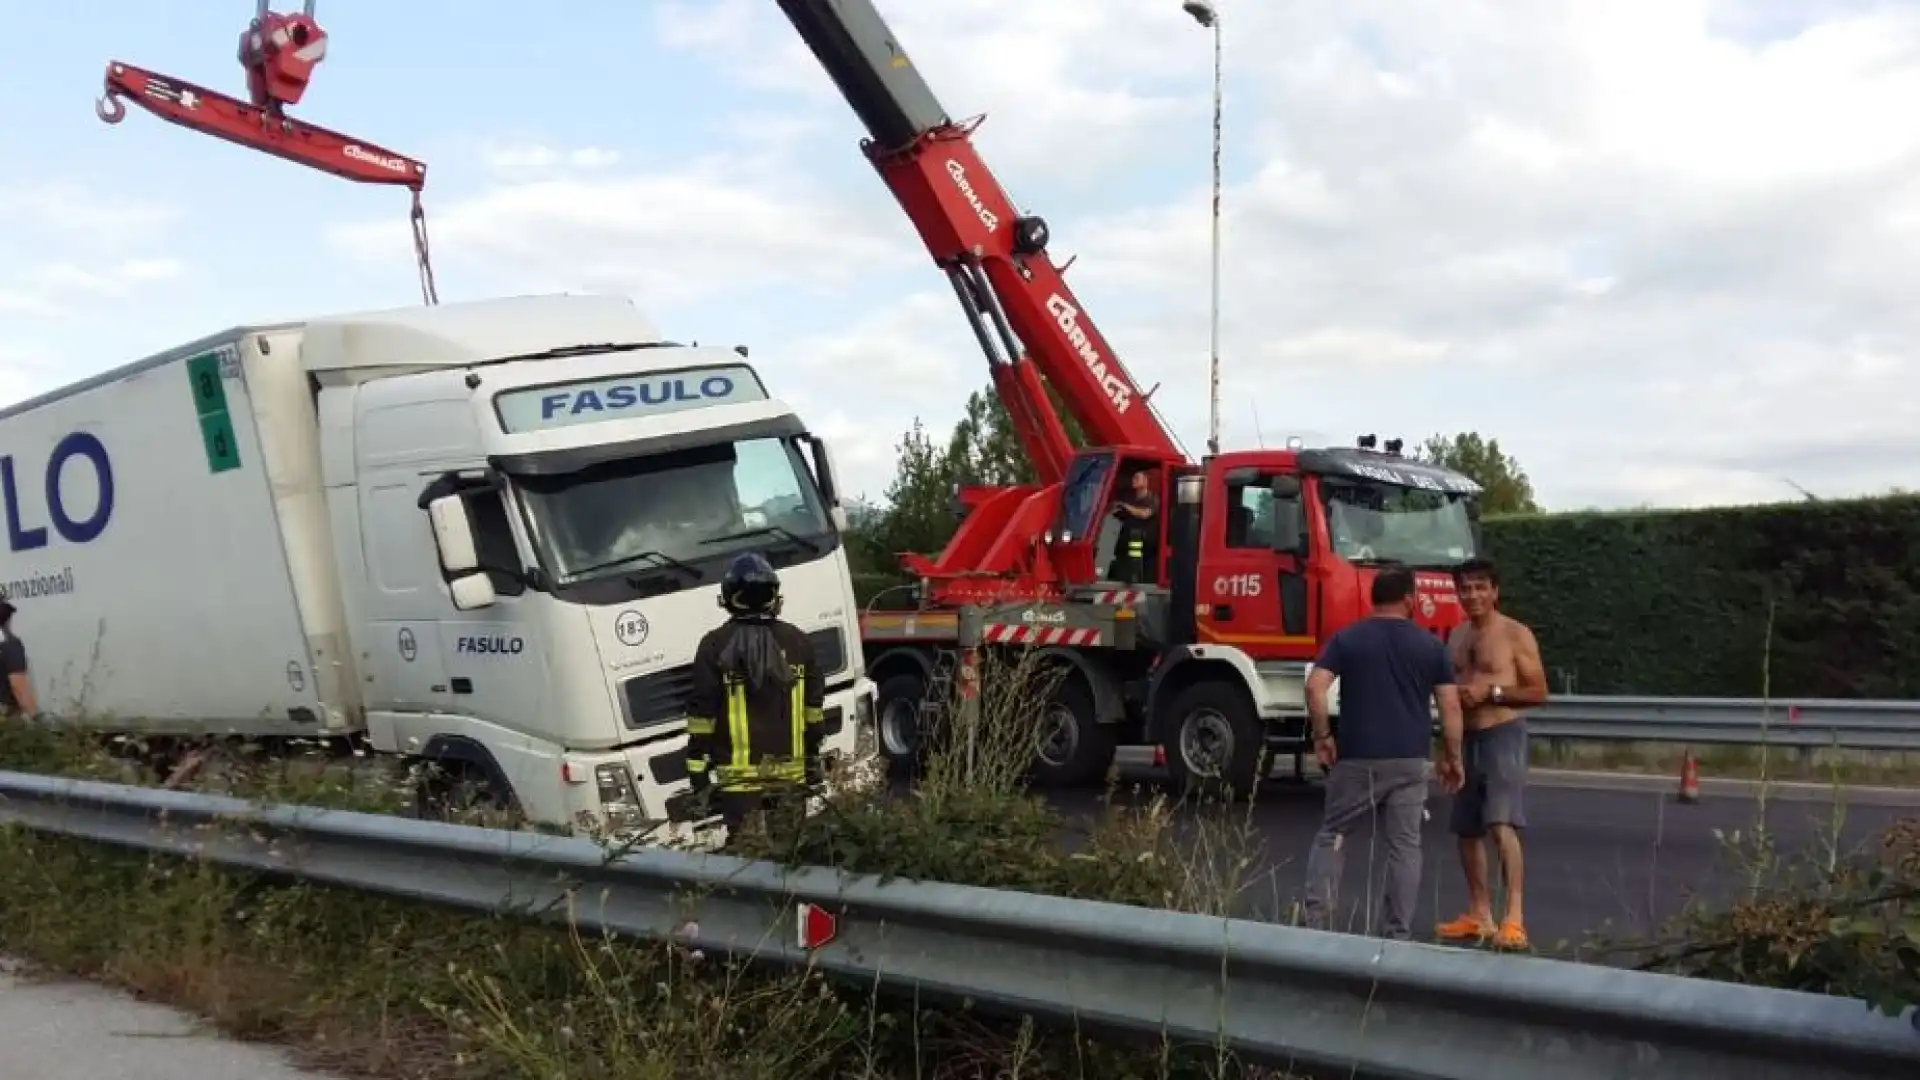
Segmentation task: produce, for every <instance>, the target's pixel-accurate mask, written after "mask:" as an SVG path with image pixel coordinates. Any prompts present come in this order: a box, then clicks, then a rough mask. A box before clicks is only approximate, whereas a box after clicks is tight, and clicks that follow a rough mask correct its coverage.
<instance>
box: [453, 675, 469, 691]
mask: <svg viewBox="0 0 1920 1080" xmlns="http://www.w3.org/2000/svg"><path fill="white" fill-rule="evenodd" d="M452 682H453V692H454V693H456V694H471V693H473V680H472V679H458V678H457V679H454V680H452Z"/></svg>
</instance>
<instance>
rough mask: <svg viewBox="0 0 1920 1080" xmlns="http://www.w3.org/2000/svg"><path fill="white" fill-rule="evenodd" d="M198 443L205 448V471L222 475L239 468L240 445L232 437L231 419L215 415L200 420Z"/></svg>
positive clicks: (218, 414) (222, 413)
mask: <svg viewBox="0 0 1920 1080" xmlns="http://www.w3.org/2000/svg"><path fill="white" fill-rule="evenodd" d="M200 441H201V442H203V443H205V444H206V446H207V471H208V472H216V473H222V472H226V471H227V470H228V469H237V468H239V467H240V444H239V442H238V440H236V439H235V438H234V437H233V418H232V417H229V416H228V415H227V414H226V413H224V412H221V413H215V414H213V415H212V416H203V417H201V418H200Z"/></svg>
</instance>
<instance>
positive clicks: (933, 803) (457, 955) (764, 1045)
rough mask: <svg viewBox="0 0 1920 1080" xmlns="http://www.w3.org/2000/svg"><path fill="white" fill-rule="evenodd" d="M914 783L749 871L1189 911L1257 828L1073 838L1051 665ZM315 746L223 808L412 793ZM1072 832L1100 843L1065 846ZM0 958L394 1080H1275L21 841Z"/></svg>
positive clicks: (541, 931) (7, 872)
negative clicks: (1037, 718)
mask: <svg viewBox="0 0 1920 1080" xmlns="http://www.w3.org/2000/svg"><path fill="white" fill-rule="evenodd" d="M989 675H990V677H989V680H988V683H987V686H988V693H987V694H986V695H985V697H984V700H983V705H982V708H981V710H980V715H979V717H978V718H977V720H976V721H974V722H973V723H972V724H971V725H970V726H966V727H964V728H956V729H955V734H956V738H955V739H954V740H953V745H951V746H950V747H948V748H945V749H942V750H939V751H937V752H936V753H935V754H934V756H933V758H932V760H931V761H930V762H929V764H928V767H927V770H926V773H925V775H924V776H922V777H921V778H920V781H919V784H918V785H917V788H916V791H915V793H914V794H913V795H912V796H909V797H905V798H883V797H876V796H875V795H874V794H872V791H871V778H858V777H850V778H845V779H848V780H849V781H852V782H849V783H848V784H847V785H846V787H845V789H844V790H843V791H842V792H841V793H839V794H836V795H835V796H834V797H833V798H831V799H830V800H829V801H828V805H827V806H826V808H825V809H824V810H823V811H822V812H821V813H820V814H818V815H816V816H815V817H813V818H811V819H809V820H807V821H805V822H792V821H786V822H781V821H773V822H767V823H763V824H762V825H761V826H760V827H756V828H750V829H748V830H746V831H745V832H744V833H743V835H741V836H739V837H737V838H735V842H734V848H735V850H736V851H737V852H738V853H740V854H745V855H750V856H761V857H771V858H777V859H783V860H787V861H793V862H807V863H824V864H829V865H837V866H841V867H845V868H847V869H850V870H853V871H856V872H871V873H876V874H880V875H883V876H902V877H912V878H923V879H933V880H945V881H954V882H961V883H967V884H975V885H983V886H989V887H1002V888H1016V889H1026V890H1030V891H1036V892H1046V893H1054V894H1059V895H1065V896H1074V897H1086V898H1098V899H1103V900H1110V901H1116V902H1121V903H1132V904H1141V905H1147V906H1153V907H1169V908H1175V909H1179V910H1188V911H1204V912H1220V911H1224V910H1226V909H1227V908H1228V907H1230V906H1232V905H1233V903H1234V900H1235V898H1236V896H1237V895H1238V889H1239V888H1240V886H1241V884H1242V883H1243V880H1244V878H1245V876H1246V870H1247V868H1248V867H1249V866H1250V865H1251V864H1252V862H1253V858H1252V855H1251V853H1250V852H1248V851H1247V847H1248V842H1247V839H1246V838H1247V832H1246V831H1245V830H1240V831H1236V830H1235V829H1234V828H1233V826H1232V822H1231V820H1230V819H1227V818H1226V817H1225V816H1224V815H1221V814H1218V813H1211V814H1209V813H1208V812H1206V811H1205V810H1203V811H1202V813H1201V815H1200V817H1201V820H1200V821H1198V822H1197V824H1196V823H1194V822H1191V821H1190V822H1188V823H1186V824H1185V826H1184V827H1183V828H1182V830H1181V833H1182V835H1180V836H1178V837H1176V835H1175V831H1174V829H1173V828H1172V827H1171V817H1172V815H1171V813H1170V808H1169V807H1168V806H1167V805H1166V804H1165V803H1164V801H1153V800H1150V801H1149V802H1148V803H1147V804H1146V805H1135V806H1121V805H1109V806H1108V807H1107V808H1106V809H1105V811H1104V812H1103V813H1102V814H1101V815H1100V816H1099V817H1098V818H1097V819H1096V820H1094V821H1092V822H1090V823H1085V824H1070V823H1069V822H1067V821H1066V820H1065V819H1063V818H1062V817H1061V816H1060V815H1059V814H1057V813H1056V812H1055V811H1053V810H1052V809H1050V808H1049V807H1048V806H1047V805H1046V804H1045V803H1044V802H1042V801H1041V800H1039V799H1038V798H1036V797H1033V796H1031V795H1029V794H1027V792H1026V791H1025V784H1024V775H1023V773H1024V767H1023V763H1024V762H1025V761H1026V760H1029V754H1030V750H1031V745H1032V743H1031V740H1032V738H1033V736H1034V732H1033V730H1032V725H1031V723H1030V722H1028V721H1027V720H1026V716H1027V708H1028V703H1030V702H1031V701H1032V700H1033V699H1034V698H1035V697H1036V696H1037V695H1038V694H1041V693H1044V687H1042V686H1040V685H1039V682H1040V680H1041V678H1042V673H1040V672H1037V671H1034V670H1021V669H1013V670H1006V669H1002V670H1000V671H997V672H990V673H989ZM113 749H114V750H116V751H117V752H106V751H103V749H102V748H101V745H100V743H99V741H98V740H97V739H96V738H94V737H91V736H88V735H85V734H84V733H78V732H74V731H71V730H46V729H38V728H30V727H27V726H25V725H20V724H15V725H12V726H10V727H0V767H5V768H12V769H20V770H24V771H33V772H42V773H50V774H60V775H69V776H82V777H88V778H95V779H106V780H115V781H122V782H126V781H132V782H147V783H151V782H153V775H152V772H151V770H150V769H145V768H143V766H142V765H141V764H140V757H141V754H140V748H139V747H138V746H137V744H127V743H121V744H119V745H118V746H117V747H115V748H113ZM352 764H353V763H352V761H351V759H350V758H349V759H347V760H344V761H343V760H340V759H338V758H328V757H326V756H324V755H322V754H320V753H318V752H314V753H310V754H308V755H305V756H303V757H297V758H295V759H293V760H291V761H289V760H285V759H282V760H279V761H268V760H266V759H265V758H263V757H262V756H261V755H259V754H257V753H253V752H250V751H249V749H248V748H247V747H244V746H242V747H239V748H235V749H231V750H229V751H227V752H223V753H222V754H220V755H218V757H217V759H216V760H214V761H213V762H211V763H210V764H209V766H208V767H207V768H206V769H205V770H203V771H202V772H201V774H199V775H198V776H196V777H195V778H194V781H193V782H194V784H195V785H196V786H199V787H202V788H204V789H210V790H220V791H225V792H230V793H233V794H238V795H242V796H246V797H253V798H263V799H273V800H278V801H290V802H303V803H318V804H323V805H332V806H344V807H349V808H354V809H366V810H374V811H378V812H394V811H397V810H400V809H401V808H403V807H405V806H406V805H407V804H408V803H409V801H410V793H409V792H408V790H407V783H406V781H405V779H404V778H402V777H399V776H397V775H391V774H390V775H387V776H385V777H382V776H380V775H378V771H377V770H371V771H370V770H368V769H365V768H353V767H351V765H352ZM1064 833H1075V834H1076V835H1074V836H1073V842H1072V843H1071V844H1069V845H1066V846H1064V847H1063V845H1061V844H1060V843H1059V842H1058V841H1059V838H1060V837H1061V835H1062V834H1064ZM0 951H4V952H6V953H9V954H12V955H14V956H18V957H22V958H25V959H28V960H30V961H31V962H32V963H33V964H35V965H36V966H37V968H38V969H39V970H42V971H45V972H47V973H49V974H65V975H77V976H83V977H87V978H92V979H96V980H100V981H103V982H106V983H109V984H113V985H117V986H121V987H125V988H128V989H130V990H133V991H135V992H136V993H139V994H141V995H143V996H147V997H150V998H153V999H156V1000H160V1001H164V1002H168V1003H171V1004H175V1005H179V1006H183V1007H185V1008H188V1009H190V1010H192V1011H195V1012H198V1013H200V1014H202V1015H204V1016H206V1017H207V1018H208V1019H209V1020H211V1021H212V1022H213V1023H214V1024H215V1025H217V1026H218V1027H219V1028H220V1029H222V1030H224V1031H226V1032H229V1033H231V1034H233V1035H235V1036H238V1037H241V1038H248V1039H264V1040H272V1041H275V1042H280V1043H284V1044H287V1045H288V1046H289V1047H291V1048H292V1049H293V1050H294V1051H295V1053H296V1055H297V1056H298V1057H299V1058H301V1059H302V1060H304V1061H305V1062H306V1063H307V1064H310V1065H313V1066H317V1067H324V1068H328V1069H331V1070H334V1071H338V1072H341V1073H346V1074H352V1075H364V1076H370V1077H383V1078H423V1080H424V1078H435V1080H439V1078H446V1080H519V1078H524V1080H570V1078H573V1077H592V1078H594V1080H656V1078H658V1080H665V1078H667V1077H674V1078H682V1077H689V1078H713V1080H721V1078H725V1080H758V1078H761V1077H765V1078H767V1080H775V1078H779V1080H805V1078H812V1077H820V1078H833V1080H841V1078H876V1080H877V1078H895V1077H914V1078H927V1080H947V1078H952V1080H960V1078H974V1077H980V1078H985V1077H1033V1078H1036V1080H1051V1078H1099V1080H1132V1078H1141V1080H1146V1078H1188V1077H1191V1078H1195V1080H1198V1078H1221V1080H1225V1078H1239V1077H1246V1078H1254V1077H1274V1076H1279V1075H1281V1074H1279V1073H1276V1072H1273V1071H1270V1070H1266V1069H1263V1068H1260V1067H1257V1066H1252V1065H1245V1064H1243V1063H1240V1062H1238V1061H1236V1060H1235V1059H1234V1058H1233V1056H1232V1055H1231V1054H1228V1053H1225V1052H1224V1051H1223V1049H1222V1048H1220V1047H1216V1046H1211V1045H1203V1046H1191V1045H1190V1046H1180V1047H1176V1046H1171V1045H1165V1044H1161V1043H1155V1042H1152V1041H1147V1042H1132V1043H1129V1042H1116V1041H1110V1040H1098V1039H1094V1038H1091V1037H1089V1036H1087V1035H1085V1034H1083V1033H1081V1032H1078V1031H1074V1030H1060V1029H1058V1028H1045V1027H1041V1026H1038V1025H1036V1024H1034V1023H1032V1022H1031V1021H1029V1020H1026V1019H1023V1018H1020V1017H1009V1016H990V1015H984V1014H981V1013H980V1012H978V1011H977V1010H975V1009H972V1008H958V1009H944V1010H935V1009H925V1008H919V1007H917V1006H916V1005H915V1004H914V1003H913V1002H911V1001H899V1000H892V999H887V998H879V997H876V996H875V995H874V994H873V992H872V991H871V989H870V988H867V987H849V986H846V985H842V984H838V983H834V982H829V981H827V980H825V979H824V978H822V977H820V976H818V975H817V974H814V973H809V972H793V971H767V970H761V969H756V968H751V967H748V966H746V965H744V964H742V963H738V962H735V961H732V960H729V959H727V958H722V957H713V956H700V955H698V954H690V953H687V952H685V951H684V950H681V949H679V948H677V947H675V946H672V945H667V944H661V943H648V942H636V941H623V940H614V939H610V938H606V937H602V936H596V935H590V934H587V933H585V932H582V931H579V930H578V929H576V928H574V927H573V926H572V925H571V924H570V923H569V924H567V925H564V926H558V927H556V926H553V925H540V924H535V923H529V922H521V921H515V920H512V919H509V918H504V917H477V916H471V915H464V914H457V913H450V912H447V911H445V910H441V909H435V908H430V907H424V906H419V905H414V904H410V903H404V902H399V901H393V900H386V899H380V898H375V897H369V896H366V895H362V894H355V893H350V892H345V891H342V890H334V889H326V888H318V887H310V886H304V885H300V884H297V883H294V884H289V883H285V882H280V881H273V880H268V879H265V878H261V877H258V876H254V875H249V874H242V873H236V872H230V871H225V870H222V869H219V868H216V867H213V866H210V865H206V864H201V863H196V862H192V861H187V860H181V859H176V858H170V857H148V856H145V855H141V854H134V853H126V852H114V851H103V850H102V849H101V848H100V847H98V846H96V845H87V844H84V843H80V842H76V841H70V840H65V839H62V838H55V837H45V836H39V835H35V834H31V833H27V832H25V831H22V830H19V829H15V828H7V829H0Z"/></svg>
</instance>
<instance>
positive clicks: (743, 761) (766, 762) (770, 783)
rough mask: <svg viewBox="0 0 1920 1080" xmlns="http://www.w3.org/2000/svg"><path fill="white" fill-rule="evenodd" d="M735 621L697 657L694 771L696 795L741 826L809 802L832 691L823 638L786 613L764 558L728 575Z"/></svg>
mask: <svg viewBox="0 0 1920 1080" xmlns="http://www.w3.org/2000/svg"><path fill="white" fill-rule="evenodd" d="M720 606H721V607H723V608H725V609H726V610H727V621H726V622H725V623H723V624H722V625H720V626H719V627H717V628H715V629H714V630H713V631H711V632H709V633H708V634H707V635H706V636H705V637H703V638H701V639H700V645H699V647H698V648H697V649H695V650H694V654H693V692H692V696H691V698H690V700H689V702H688V709H687V775H688V777H689V778H690V779H691V780H692V782H693V793H694V797H695V798H696V799H699V798H702V797H703V796H704V797H705V799H706V800H707V805H708V807H709V808H710V812H715V813H718V814H720V815H721V817H722V818H724V819H725V821H726V823H727V829H728V831H729V832H730V833H731V832H734V831H736V830H738V829H739V828H740V826H741V825H742V824H744V823H745V822H746V821H747V819H748V818H749V817H751V816H753V815H754V814H756V813H758V812H761V811H764V810H768V809H772V808H774V807H775V806H779V805H781V804H782V803H785V802H787V801H788V800H792V799H799V800H804V799H805V797H806V792H807V787H808V785H809V784H811V783H814V782H816V781H817V780H818V779H819V769H820V738H821V726H820V723H821V715H822V714H821V704H822V702H823V700H824V697H825V688H824V686H823V685H822V680H821V672H820V665H819V663H818V662H817V661H816V660H815V658H814V655H813V645H812V643H811V642H809V641H808V640H807V635H806V634H804V633H802V632H801V631H800V628H799V627H796V626H794V625H793V624H792V623H789V622H785V621H783V620H782V619H781V618H780V617H779V616H780V576H779V575H778V574H776V573H775V572H774V569H773V566H772V565H771V564H769V563H768V562H767V560H766V558H765V557H764V556H761V555H758V554H745V555H741V556H739V557H737V558H735V559H734V560H733V562H732V563H731V564H730V565H729V566H728V567H727V573H726V576H725V577H723V578H722V579H721V581H720Z"/></svg>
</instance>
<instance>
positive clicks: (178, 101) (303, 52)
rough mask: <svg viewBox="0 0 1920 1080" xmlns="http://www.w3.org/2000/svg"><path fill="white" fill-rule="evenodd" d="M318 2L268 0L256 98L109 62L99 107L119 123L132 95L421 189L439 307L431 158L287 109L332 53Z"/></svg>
mask: <svg viewBox="0 0 1920 1080" xmlns="http://www.w3.org/2000/svg"><path fill="white" fill-rule="evenodd" d="M314 2H315V0H306V6H305V8H304V9H303V10H302V11H300V12H295V13H283V12H277V11H272V10H269V9H268V0H259V8H258V10H257V11H256V13H255V15H254V18H253V21H252V22H251V23H249V24H248V26H247V29H246V31H245V32H244V33H242V34H241V35H240V48H239V58H240V64H241V66H242V67H243V68H245V69H246V72H247V93H248V95H249V98H250V100H248V101H242V100H240V99H238V98H234V97H229V96H228V95H226V94H222V93H220V92H219V91H217V90H209V89H207V88H206V87H204V86H198V85H195V84H194V83H190V82H186V81H184V80H182V79H175V78H173V77H171V76H167V75H161V74H158V73H156V72H152V71H148V70H146V69H145V68H139V67H134V66H133V65H131V64H123V63H121V62H119V61H117V60H116V61H113V62H111V63H109V64H108V65H107V74H106V85H105V89H104V91H103V92H102V94H101V96H100V100H99V102H98V103H97V104H96V105H95V106H94V112H95V114H96V115H98V116H99V117H100V119H101V120H103V121H105V122H107V123H109V124H118V123H119V122H120V121H121V120H123V119H125V118H126V115H127V110H126V106H125V105H123V104H122V103H121V101H122V99H124V100H126V101H131V102H132V103H134V104H135V105H138V106H140V107H141V108H143V109H145V110H147V111H148V112H150V113H152V114H153V115H155V116H157V117H159V118H160V119H162V120H165V121H167V122H168V123H171V124H177V125H179V126H180V127H184V128H189V129H191V130H194V131H198V132H200V133H201V134H203V135H211V136H213V137H215V138H217V139H224V140H226V141H227V142H230V143H237V144H238V145H240V146H245V147H248V148H250V149H253V150H258V151H260V152H261V153H263V154H271V155H273V156H274V157H277V158H281V159H283V160H286V161H291V162H295V163H297V164H300V165H305V166H307V167H308V168H312V169H318V170H320V171H321V172H325V173H331V174H333V175H334V176H338V177H341V178H342V179H345V180H351V181H353V182H355V183H359V184H379V185H384V186H390V187H404V188H407V189H408V190H409V191H410V192H412V195H413V209H412V214H411V216H412V220H413V245H414V256H415V258H416V260H417V261H418V263H419V271H420V294H421V298H422V299H423V300H424V301H425V302H426V303H428V304H434V303H438V302H439V292H438V289H437V288H436V287H435V284H434V279H433V260H432V252H431V249H430V248H429V246H428V243H427V215H426V208H425V207H424V206H423V205H422V204H421V200H420V195H421V191H422V190H423V189H424V188H425V187H426V183H427V166H426V164H425V163H424V162H421V161H417V160H415V159H413V158H410V157H407V156H406V155H404V154H401V153H398V152H396V151H393V150H389V149H387V148H385V147H383V146H377V145H375V144H373V143H370V142H367V141H366V140H364V139H356V138H353V137H352V136H349V135H343V134H341V133H340V132H337V131H332V130H329V129H327V128H323V127H320V126H319V125H317V124H309V123H307V122H306V121H304V120H296V119H294V118H293V117H291V116H288V115H287V112H286V110H287V107H288V106H290V105H296V104H298V103H299V101H300V98H301V97H302V96H304V95H305V94H306V91H307V85H308V84H309V83H310V82H311V81H312V79H313V73H314V68H315V67H316V66H317V65H318V64H319V63H320V61H322V60H324V59H325V58H326V53H327V32H326V31H325V30H323V29H321V27H320V24H319V23H317V22H315V21H314V16H313V11H314Z"/></svg>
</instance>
